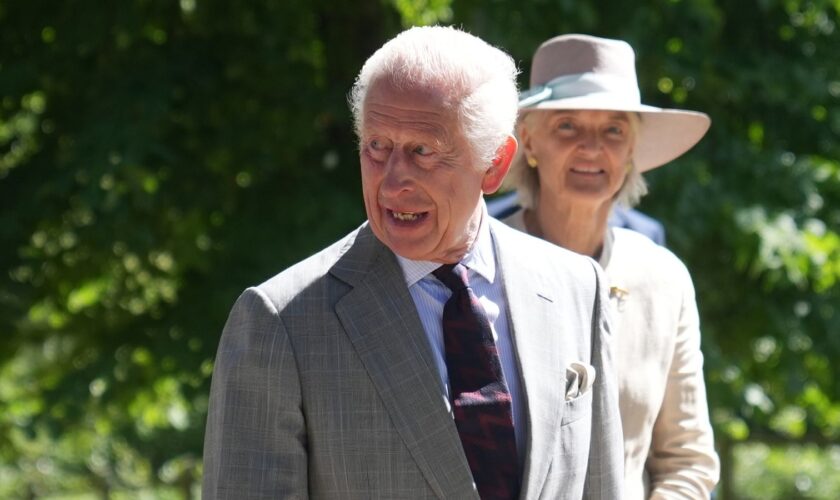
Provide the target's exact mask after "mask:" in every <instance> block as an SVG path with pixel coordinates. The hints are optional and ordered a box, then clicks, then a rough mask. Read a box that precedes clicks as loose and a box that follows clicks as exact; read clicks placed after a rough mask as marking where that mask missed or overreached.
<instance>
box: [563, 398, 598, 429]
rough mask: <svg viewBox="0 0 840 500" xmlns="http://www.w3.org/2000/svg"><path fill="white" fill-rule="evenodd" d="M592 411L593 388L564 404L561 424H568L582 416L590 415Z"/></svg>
mask: <svg viewBox="0 0 840 500" xmlns="http://www.w3.org/2000/svg"><path fill="white" fill-rule="evenodd" d="M591 413H592V390H588V391H586V392H585V393H583V394H582V395H580V396H578V397H576V398H574V399H570V400H568V401H566V402H565V403H564V404H563V418H562V420H561V421H560V426H561V427H562V426H566V425H569V424H572V423H574V422H577V421H578V420H580V419H581V418H584V417H588V416H589V415H590V414H591Z"/></svg>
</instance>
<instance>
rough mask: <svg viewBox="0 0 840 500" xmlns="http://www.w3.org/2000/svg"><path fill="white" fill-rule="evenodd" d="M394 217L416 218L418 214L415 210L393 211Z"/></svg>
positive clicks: (402, 218) (403, 218)
mask: <svg viewBox="0 0 840 500" xmlns="http://www.w3.org/2000/svg"><path fill="white" fill-rule="evenodd" d="M393 214H394V218H397V219H399V220H417V218H418V217H420V214H418V213H415V212H393Z"/></svg>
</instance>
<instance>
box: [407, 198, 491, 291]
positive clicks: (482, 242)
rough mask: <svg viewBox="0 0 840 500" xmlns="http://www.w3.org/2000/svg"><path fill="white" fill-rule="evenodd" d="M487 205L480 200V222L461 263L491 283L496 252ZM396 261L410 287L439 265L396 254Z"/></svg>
mask: <svg viewBox="0 0 840 500" xmlns="http://www.w3.org/2000/svg"><path fill="white" fill-rule="evenodd" d="M487 219H488V215H487V207H486V206H485V204H484V201H483V200H482V201H481V224H480V225H479V227H478V235H477V236H476V238H475V241H474V242H473V246H472V248H470V250H469V251H468V252H467V255H465V256H464V258H463V259H461V263H462V264H464V266H466V267H467V269H470V270H472V271H474V272H476V273H478V274H479V275H480V276H481V277H482V278H484V279H486V280H487V281H488V282H490V283H493V282H494V280H495V279H496V253H495V251H494V248H493V237H492V235H491V234H490V226H489V225H488V222H487ZM397 261H398V262H399V263H400V267H401V268H402V271H403V276H404V277H405V283H406V285H408V287H409V288H410V287H411V286H412V285H414V284H415V283H417V282H418V281H420V280H421V279H423V278H424V277H426V276H427V275H428V274H429V273H431V272H432V271H434V270H435V269H437V268H439V267H440V263H439V262H430V261H427V260H411V259H406V258H405V257H401V256H399V255H397Z"/></svg>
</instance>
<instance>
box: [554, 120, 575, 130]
mask: <svg viewBox="0 0 840 500" xmlns="http://www.w3.org/2000/svg"><path fill="white" fill-rule="evenodd" d="M557 128H558V129H560V130H574V129H575V126H574V124H573V123H572V122H570V121H562V122H560V123H558V124H557Z"/></svg>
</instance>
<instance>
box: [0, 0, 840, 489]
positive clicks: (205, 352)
mask: <svg viewBox="0 0 840 500" xmlns="http://www.w3.org/2000/svg"><path fill="white" fill-rule="evenodd" d="M839 20H840V2H838V1H837V0H811V1H800V0H787V1H777V0H750V1H734V0H647V1H644V2H634V3H628V2H623V1H617V0H601V1H598V2H595V1H577V0H530V1H526V0H515V1H514V0H491V1H487V0H413V1H412V0H360V1H357V2H331V1H326V0H308V1H303V0H283V1H282V2H281V1H269V0H253V1H247V2H246V1H242V0H229V1H224V2H223V1H218V0H180V1H179V2H165V1H160V0H128V1H125V2H118V3H114V4H113V5H110V4H109V5H104V4H102V3H101V2H92V1H87V0H69V1H65V2H46V1H34V2H13V1H9V0H0V497H3V498H7V497H10V498H33V497H49V496H60V495H68V496H72V495H79V496H80V497H85V495H87V496H90V497H120V495H123V496H126V495H127V496H129V497H131V496H132V495H139V494H141V493H143V492H145V493H149V492H151V494H153V495H155V496H156V497H161V498H166V497H169V498H187V497H189V496H191V495H192V496H197V495H198V490H199V488H198V486H197V485H198V482H199V480H200V474H201V449H202V439H203V431H204V419H205V415H206V408H207V393H208V390H209V382H210V374H211V371H212V363H213V357H214V354H215V348H216V345H217V342H218V338H219V334H220V333H221V328H222V325H223V323H224V320H225V318H226V316H227V313H228V310H229V307H230V306H231V304H232V302H233V300H234V299H235V297H236V296H237V295H238V293H239V292H240V291H241V290H242V289H243V288H244V287H246V286H248V285H251V284H255V283H258V282H261V281H262V280H264V279H265V278H267V277H269V276H271V275H273V274H274V273H276V272H278V271H280V270H282V269H283V268H284V267H286V266H288V265H289V264H291V263H293V262H295V261H297V260H299V259H301V258H303V257H305V256H306V255H308V254H310V253H311V252H313V251H314V250H316V249H318V248H320V247H322V246H323V245H325V244H326V243H328V242H331V241H333V240H335V239H336V238H337V237H339V236H340V235H343V234H344V233H346V232H347V231H349V230H350V229H352V228H353V227H355V226H357V225H358V224H359V223H361V222H362V221H363V220H364V209H363V205H362V200H361V193H360V188H359V180H358V178H359V175H358V171H357V168H358V162H357V158H356V147H355V144H354V137H353V134H352V124H351V118H350V113H349V111H348V108H347V105H346V94H347V92H348V90H349V88H350V86H351V84H352V82H353V79H354V77H355V75H356V73H357V72H358V70H359V69H360V67H361V64H362V63H363V62H364V60H365V59H366V58H367V57H368V56H369V55H370V54H371V53H372V52H373V51H374V50H375V49H376V48H377V47H379V46H380V45H381V44H382V43H383V42H384V41H385V40H387V39H388V38H390V37H391V36H393V35H394V34H396V33H397V32H398V31H399V30H401V29H402V28H403V27H406V26H410V25H416V24H430V23H441V24H454V25H458V26H462V27H464V28H465V29H467V30H468V31H470V32H472V33H474V34H476V35H478V36H481V37H482V38H484V39H486V40H488V41H489V42H491V43H493V44H495V45H498V46H501V47H503V48H505V49H506V50H507V51H508V52H510V53H511V54H512V55H513V56H514V58H515V59H516V60H517V61H518V62H519V64H520V67H521V68H522V70H523V74H522V79H521V82H522V84H523V86H527V77H528V69H529V67H530V57H531V54H532V53H533V50H534V49H535V48H536V46H537V45H538V44H539V43H540V42H542V41H543V40H545V39H547V38H549V37H551V36H553V35H556V34H560V33H566V32H583V33H590V34H595V35H601V36H608V37H612V38H622V39H624V40H627V41H628V42H630V44H631V45H633V47H634V48H635V49H636V52H637V56H638V64H637V66H638V70H639V76H640V80H641V84H642V95H643V99H644V101H645V102H647V103H650V104H655V105H662V106H668V107H683V108H688V109H698V110H702V111H705V112H707V113H709V115H711V116H712V120H713V126H712V129H711V131H710V133H709V135H707V137H706V138H705V139H704V140H703V141H702V142H701V143H700V145H699V146H698V147H697V148H695V149H694V150H693V151H692V152H691V153H689V154H688V155H686V156H685V157H683V158H681V159H680V160H679V161H677V162H674V163H673V164H672V165H669V166H667V167H665V168H662V169H658V170H655V171H653V172H651V173H650V174H649V175H648V178H649V182H650V184H651V194H650V195H649V196H648V197H646V198H645V200H644V201H643V204H642V206H641V209H642V210H644V211H646V212H648V213H650V214H652V215H654V216H656V217H658V218H660V219H661V220H662V221H663V222H664V223H665V225H666V227H667V231H668V242H669V246H670V247H671V248H672V249H673V250H674V251H675V252H676V253H677V254H678V255H680V256H681V257H682V258H683V259H684V260H685V261H686V263H687V264H688V266H689V268H690V269H691V270H692V273H693V276H694V279H695V282H696V286H697V289H698V295H699V301H700V307H701V314H702V320H703V326H704V351H705V353H706V356H707V367H706V375H707V380H708V384H709V396H710V399H711V407H712V417H713V420H714V422H715V425H716V429H717V433H718V437H719V438H720V439H721V442H722V443H723V445H724V446H723V447H724V448H725V449H724V451H726V450H728V449H730V448H729V447H728V446H729V445H728V443H732V442H740V441H743V440H747V439H750V440H756V439H757V440H761V441H771V442H774V443H779V442H785V441H786V440H792V441H794V442H808V443H813V444H815V445H817V448H809V447H803V448H802V449H801V450H800V451H797V452H796V453H797V454H796V455H795V456H793V458H791V457H790V456H788V455H784V454H781V455H780V454H779V451H778V448H777V447H772V446H771V447H769V448H767V447H762V446H764V445H761V446H758V447H753V448H743V451H740V452H737V453H735V455H734V456H736V457H738V459H739V460H738V462H737V464H738V467H739V468H740V469H738V470H739V471H741V473H739V474H738V475H737V480H736V481H730V488H731V489H730V491H731V492H732V493H733V494H734V495H737V496H738V497H740V498H748V497H751V496H753V495H755V497H756V498H770V497H768V496H767V495H769V494H776V495H778V498H790V497H791V496H793V495H800V496H809V497H820V498H834V497H836V496H838V494H840V485H837V481H835V482H834V483H831V481H832V480H831V479H830V478H829V475H830V474H831V473H833V474H835V477H836V476H840V451H838V450H840V448H837V447H836V446H834V447H832V443H837V442H838V441H839V440H840V385H838V382H837V380H838V379H840V363H838V361H840V316H838V315H837V314H835V309H837V308H838V307H840V287H838V286H837V280H838V278H840V234H838V233H840V161H839V160H840V58H838V54H840V32H838V26H837V24H838V21H839ZM727 456H729V455H727ZM780 457H781V458H780ZM785 457H787V458H785ZM785 460H788V461H789V462H785ZM756 463H757V464H758V465H755V464H756ZM786 463H789V464H790V465H789V466H785V464H786ZM751 464H752V465H751ZM749 467H753V468H749ZM756 467H757V468H756ZM756 471H757V472H756ZM763 471H766V475H764V476H762V472H763ZM751 474H752V475H751ZM767 475H771V476H772V477H773V478H774V480H773V481H768V479H767V478H768V476H767ZM753 476H755V477H754V478H753ZM751 478H753V479H751ZM757 485H762V486H763V487H764V488H765V489H764V490H760V489H756V487H757ZM772 485H776V486H772ZM768 491H769V492H768Z"/></svg>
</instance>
